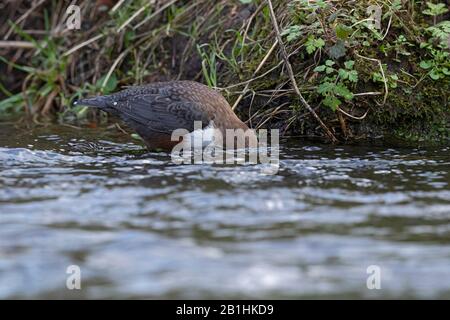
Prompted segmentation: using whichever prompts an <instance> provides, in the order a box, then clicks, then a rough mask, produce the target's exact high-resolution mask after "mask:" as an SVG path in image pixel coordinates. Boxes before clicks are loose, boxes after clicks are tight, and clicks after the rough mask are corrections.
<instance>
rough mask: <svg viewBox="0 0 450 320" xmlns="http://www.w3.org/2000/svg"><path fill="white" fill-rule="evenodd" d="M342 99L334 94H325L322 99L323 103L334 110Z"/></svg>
mask: <svg viewBox="0 0 450 320" xmlns="http://www.w3.org/2000/svg"><path fill="white" fill-rule="evenodd" d="M341 103H342V101H341V100H339V99H338V98H336V97H335V96H327V97H326V98H325V99H323V104H324V105H325V106H327V107H329V108H331V110H333V111H336V109H337V107H339V106H340V105H341Z"/></svg>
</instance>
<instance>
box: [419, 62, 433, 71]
mask: <svg viewBox="0 0 450 320" xmlns="http://www.w3.org/2000/svg"><path fill="white" fill-rule="evenodd" d="M419 65H420V67H421V68H422V69H425V70H427V69H430V68H431V67H432V66H433V62H432V61H431V60H426V61H421V62H420V64H419Z"/></svg>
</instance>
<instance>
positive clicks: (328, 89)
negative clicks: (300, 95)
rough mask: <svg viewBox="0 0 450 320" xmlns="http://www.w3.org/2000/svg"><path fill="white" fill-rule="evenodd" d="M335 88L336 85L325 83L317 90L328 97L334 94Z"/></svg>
mask: <svg viewBox="0 0 450 320" xmlns="http://www.w3.org/2000/svg"><path fill="white" fill-rule="evenodd" d="M334 87H335V85H334V83H331V82H325V83H322V84H321V85H319V87H318V88H317V92H318V93H320V94H321V95H326V94H328V93H330V92H332V91H333V89H334Z"/></svg>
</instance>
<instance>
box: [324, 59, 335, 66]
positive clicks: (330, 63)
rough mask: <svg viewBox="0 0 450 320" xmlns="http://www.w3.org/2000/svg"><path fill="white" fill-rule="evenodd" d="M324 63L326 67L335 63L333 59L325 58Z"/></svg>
mask: <svg viewBox="0 0 450 320" xmlns="http://www.w3.org/2000/svg"><path fill="white" fill-rule="evenodd" d="M325 65H326V66H328V67H332V66H334V65H335V62H334V61H333V60H327V61H325Z"/></svg>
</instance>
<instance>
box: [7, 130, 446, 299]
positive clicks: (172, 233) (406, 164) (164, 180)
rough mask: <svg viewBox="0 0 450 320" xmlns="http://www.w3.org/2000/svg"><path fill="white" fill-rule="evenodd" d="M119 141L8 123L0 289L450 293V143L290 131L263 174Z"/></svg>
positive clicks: (101, 133) (250, 294) (21, 294)
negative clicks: (271, 168) (313, 136)
mask: <svg viewBox="0 0 450 320" xmlns="http://www.w3.org/2000/svg"><path fill="white" fill-rule="evenodd" d="M124 139H126V137H123V136H122V137H119V136H117V134H115V135H114V134H112V133H108V130H104V129H102V130H101V129H84V130H76V129H70V128H65V127H61V126H59V127H58V126H53V127H47V128H38V129H33V130H30V129H27V130H24V129H15V128H14V127H13V126H12V125H10V124H6V123H4V124H0V298H45V297H49V298H61V297H67V298H70V297H72V298H133V297H134V298H219V297H222V298H302V297H341V298H368V297H369V298H370V297H373V298H377V297H378V298H380V297H383V298H389V297H411V298H431V297H446V298H450V281H449V280H448V279H450V268H449V266H450V188H449V183H450V173H449V169H450V152H449V151H450V148H448V147H436V148H427V149H408V148H389V147H380V146H377V147H375V146H369V147H364V146H327V145H313V144H311V143H304V142H302V141H289V142H285V143H284V146H283V147H282V149H281V160H280V171H279V174H278V175H275V176H264V175H261V173H260V170H259V168H258V167H257V166H237V165H236V166H230V165H174V164H172V163H171V162H170V156H168V155H167V154H161V153H159V154H158V153H147V152H146V151H145V150H143V149H142V147H141V146H140V145H137V144H135V143H133V142H130V140H124ZM70 265H78V266H80V268H81V272H82V290H80V291H76V290H75V291H69V290H67V289H66V286H65V284H66V278H67V276H68V275H67V274H66V268H67V267H68V266H70ZM370 265H377V266H379V267H380V268H381V286H382V289H381V290H368V289H367V286H366V279H367V277H368V274H367V273H366V269H367V267H368V266H370Z"/></svg>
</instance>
